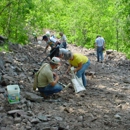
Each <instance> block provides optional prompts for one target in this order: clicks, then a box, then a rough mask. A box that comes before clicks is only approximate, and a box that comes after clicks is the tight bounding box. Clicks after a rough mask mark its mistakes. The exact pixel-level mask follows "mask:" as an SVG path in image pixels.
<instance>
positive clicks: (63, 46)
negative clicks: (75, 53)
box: [59, 32, 67, 49]
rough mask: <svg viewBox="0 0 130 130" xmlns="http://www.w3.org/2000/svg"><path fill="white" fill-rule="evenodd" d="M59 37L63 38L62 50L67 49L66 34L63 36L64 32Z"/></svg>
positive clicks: (61, 40)
mask: <svg viewBox="0 0 130 130" xmlns="http://www.w3.org/2000/svg"><path fill="white" fill-rule="evenodd" d="M59 35H60V36H61V39H60V42H61V46H62V47H61V48H65V49H66V48H67V38H66V36H65V34H63V33H62V32H60V33H59Z"/></svg>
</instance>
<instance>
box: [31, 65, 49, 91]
mask: <svg viewBox="0 0 130 130" xmlns="http://www.w3.org/2000/svg"><path fill="white" fill-rule="evenodd" d="M46 65H47V63H45V64H43V65H42V66H41V68H40V69H39V70H38V71H37V72H36V73H35V74H34V82H33V90H34V91H35V90H36V88H37V87H38V75H39V73H40V71H41V70H42V69H43V68H44V67H45V66H46Z"/></svg>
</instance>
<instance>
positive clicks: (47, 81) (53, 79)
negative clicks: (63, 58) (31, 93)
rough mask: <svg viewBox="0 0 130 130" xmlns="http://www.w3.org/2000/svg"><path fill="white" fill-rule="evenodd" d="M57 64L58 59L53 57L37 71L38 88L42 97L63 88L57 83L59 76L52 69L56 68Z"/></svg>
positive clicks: (58, 62)
mask: <svg viewBox="0 0 130 130" xmlns="http://www.w3.org/2000/svg"><path fill="white" fill-rule="evenodd" d="M59 64H60V59H59V58H57V57H53V58H52V59H51V61H50V63H49V64H46V65H45V67H44V68H43V69H42V70H41V71H40V72H39V75H38V90H39V92H40V93H41V95H42V96H43V97H44V98H46V97H47V96H50V95H52V94H53V93H58V92H60V91H61V90H62V89H63V87H62V86H61V85H59V84H58V83H57V82H58V80H59V76H58V75H57V74H56V73H54V72H53V69H56V68H57V67H58V66H59Z"/></svg>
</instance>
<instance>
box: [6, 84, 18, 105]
mask: <svg viewBox="0 0 130 130" xmlns="http://www.w3.org/2000/svg"><path fill="white" fill-rule="evenodd" d="M7 92H8V101H9V103H10V104H15V103H19V101H20V88H19V86H18V85H8V86H7Z"/></svg>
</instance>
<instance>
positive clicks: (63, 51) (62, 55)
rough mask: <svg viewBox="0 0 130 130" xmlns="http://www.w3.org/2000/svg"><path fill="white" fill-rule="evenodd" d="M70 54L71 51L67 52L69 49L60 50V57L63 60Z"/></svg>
mask: <svg viewBox="0 0 130 130" xmlns="http://www.w3.org/2000/svg"><path fill="white" fill-rule="evenodd" d="M69 52H70V50H67V49H65V48H59V57H60V58H63V57H64V55H66V54H67V53H69Z"/></svg>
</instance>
